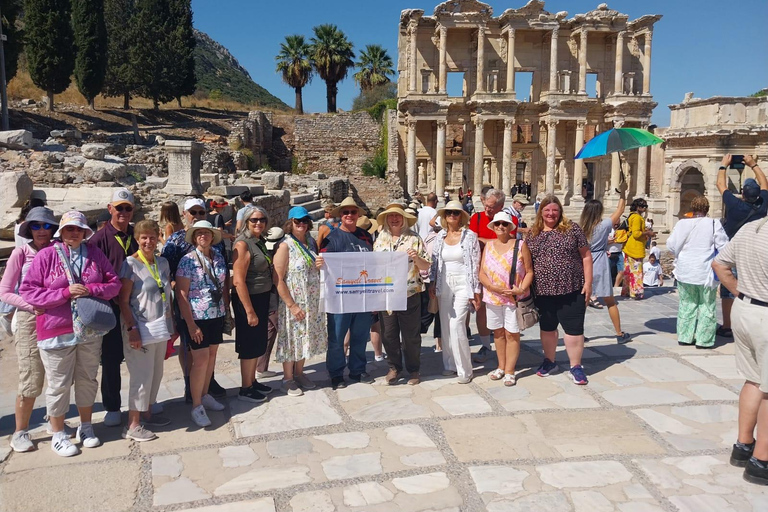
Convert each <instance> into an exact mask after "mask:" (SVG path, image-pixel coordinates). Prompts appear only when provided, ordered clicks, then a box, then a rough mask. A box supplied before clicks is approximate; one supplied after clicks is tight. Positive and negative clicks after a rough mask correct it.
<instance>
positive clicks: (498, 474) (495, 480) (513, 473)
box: [469, 466, 530, 496]
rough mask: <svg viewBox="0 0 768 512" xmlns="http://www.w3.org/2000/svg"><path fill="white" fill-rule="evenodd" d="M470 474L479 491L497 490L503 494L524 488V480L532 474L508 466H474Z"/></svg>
mask: <svg viewBox="0 0 768 512" xmlns="http://www.w3.org/2000/svg"><path fill="white" fill-rule="evenodd" d="M469 475H470V476H471V477H472V480H474V482H475V487H476V488H477V492H479V493H481V494H482V493H484V492H495V493H496V494H500V495H502V496H504V495H507V494H515V493H518V492H521V491H522V490H523V482H524V481H525V479H526V478H528V477H529V476H530V474H529V473H528V472H527V471H521V470H518V469H514V468H511V467H508V466H472V467H470V468H469Z"/></svg>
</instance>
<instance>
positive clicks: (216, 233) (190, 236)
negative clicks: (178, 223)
mask: <svg viewBox="0 0 768 512" xmlns="http://www.w3.org/2000/svg"><path fill="white" fill-rule="evenodd" d="M201 229H207V230H208V231H210V232H211V233H213V242H211V245H216V244H218V243H219V242H221V230H220V229H219V228H215V227H213V224H211V223H210V222H208V221H207V220H199V221H197V222H195V224H194V225H193V226H192V227H191V228H189V229H187V234H186V236H185V237H184V239H185V240H186V241H187V243H188V244H192V245H195V233H196V232H197V231H199V230H201Z"/></svg>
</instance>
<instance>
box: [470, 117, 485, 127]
mask: <svg viewBox="0 0 768 512" xmlns="http://www.w3.org/2000/svg"><path fill="white" fill-rule="evenodd" d="M485 121H486V120H485V119H484V118H483V117H481V116H475V118H474V119H472V122H473V123H475V127H476V128H477V129H479V130H482V129H483V125H484V124H485Z"/></svg>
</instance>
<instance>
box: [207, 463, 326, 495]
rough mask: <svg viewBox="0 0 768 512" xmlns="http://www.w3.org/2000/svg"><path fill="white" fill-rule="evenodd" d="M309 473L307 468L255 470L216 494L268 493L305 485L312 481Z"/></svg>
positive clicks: (223, 486) (232, 481) (290, 467)
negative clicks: (273, 490) (271, 490)
mask: <svg viewBox="0 0 768 512" xmlns="http://www.w3.org/2000/svg"><path fill="white" fill-rule="evenodd" d="M308 473H309V468H308V467H306V466H281V467H270V468H265V469H255V470H252V471H249V472H247V473H244V474H242V475H240V476H238V477H236V478H234V479H232V480H230V481H229V482H227V483H225V484H223V485H220V486H219V487H217V488H216V490H215V491H214V494H215V495H216V496H227V495H230V494H241V493H244V492H259V491H267V490H270V489H282V488H284V487H291V486H294V485H299V484H305V483H307V482H310V481H311V480H312V479H311V478H310V477H309V475H308Z"/></svg>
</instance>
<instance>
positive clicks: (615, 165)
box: [608, 119, 626, 195]
mask: <svg viewBox="0 0 768 512" xmlns="http://www.w3.org/2000/svg"><path fill="white" fill-rule="evenodd" d="M622 126H624V121H623V120H621V119H619V120H616V121H614V122H613V127H614V128H621V127H622ZM625 178H626V176H625ZM620 179H621V158H619V153H618V152H616V153H611V188H610V189H609V190H608V195H616V190H615V189H617V188H619V180H620Z"/></svg>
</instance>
